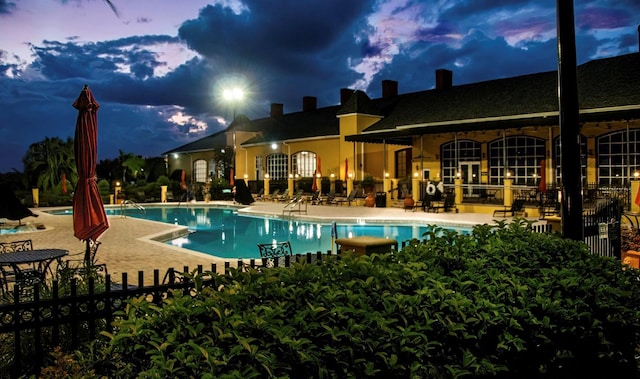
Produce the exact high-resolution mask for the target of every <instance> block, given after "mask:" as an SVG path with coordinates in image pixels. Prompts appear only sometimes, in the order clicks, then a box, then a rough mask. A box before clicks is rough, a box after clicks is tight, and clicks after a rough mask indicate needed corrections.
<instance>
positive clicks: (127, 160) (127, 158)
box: [120, 150, 145, 183]
mask: <svg viewBox="0 0 640 379" xmlns="http://www.w3.org/2000/svg"><path fill="white" fill-rule="evenodd" d="M120 162H122V168H123V169H122V182H123V183H124V182H126V175H127V170H129V176H131V177H133V179H137V178H138V175H139V174H140V172H141V171H142V170H143V169H144V165H145V160H144V159H143V158H142V157H140V156H137V155H135V154H133V153H125V152H124V151H122V150H120Z"/></svg>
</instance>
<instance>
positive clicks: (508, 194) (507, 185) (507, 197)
mask: <svg viewBox="0 0 640 379" xmlns="http://www.w3.org/2000/svg"><path fill="white" fill-rule="evenodd" d="M511 186H513V179H505V180H504V196H503V197H504V199H503V200H504V206H505V207H510V206H511V204H513V189H512V188H511Z"/></svg>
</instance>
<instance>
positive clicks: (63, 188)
mask: <svg viewBox="0 0 640 379" xmlns="http://www.w3.org/2000/svg"><path fill="white" fill-rule="evenodd" d="M62 193H63V194H66V193H67V174H62Z"/></svg>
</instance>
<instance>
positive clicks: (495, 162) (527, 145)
mask: <svg viewBox="0 0 640 379" xmlns="http://www.w3.org/2000/svg"><path fill="white" fill-rule="evenodd" d="M505 142H506V147H505ZM487 150H488V153H489V183H491V184H501V183H502V181H503V180H504V176H505V169H506V170H508V172H509V173H510V175H511V176H510V177H511V179H513V183H514V184H518V185H536V184H537V183H538V178H539V175H540V161H541V160H542V159H545V140H544V139H542V138H535V137H529V136H511V137H507V138H500V139H496V140H494V141H492V142H490V143H489V146H488V149H487Z"/></svg>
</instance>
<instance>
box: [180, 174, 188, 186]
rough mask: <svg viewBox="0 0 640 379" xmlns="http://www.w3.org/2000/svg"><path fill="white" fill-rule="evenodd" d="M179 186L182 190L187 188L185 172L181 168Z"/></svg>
mask: <svg viewBox="0 0 640 379" xmlns="http://www.w3.org/2000/svg"><path fill="white" fill-rule="evenodd" d="M180 188H182V189H183V190H186V189H187V174H186V173H185V172H184V170H182V172H181V173H180Z"/></svg>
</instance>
